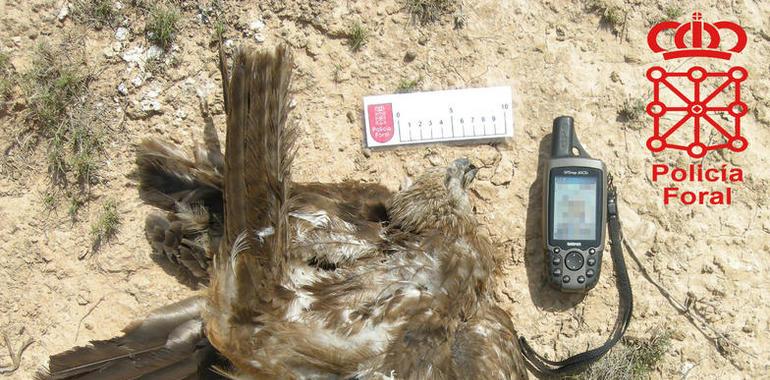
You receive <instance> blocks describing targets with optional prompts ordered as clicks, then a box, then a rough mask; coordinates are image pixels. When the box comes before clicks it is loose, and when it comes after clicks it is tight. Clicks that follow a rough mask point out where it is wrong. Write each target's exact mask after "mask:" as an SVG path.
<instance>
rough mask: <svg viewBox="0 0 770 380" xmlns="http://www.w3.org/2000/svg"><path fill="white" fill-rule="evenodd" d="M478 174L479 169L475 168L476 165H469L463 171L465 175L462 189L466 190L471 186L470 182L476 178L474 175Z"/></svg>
mask: <svg viewBox="0 0 770 380" xmlns="http://www.w3.org/2000/svg"><path fill="white" fill-rule="evenodd" d="M478 172H479V168H477V167H476V165H473V164H470V165H468V167H467V168H466V169H465V174H464V175H463V187H464V188H466V189H467V188H468V186H470V185H471V182H473V180H474V179H475V178H476V173H478Z"/></svg>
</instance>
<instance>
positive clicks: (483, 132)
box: [364, 86, 513, 148]
mask: <svg viewBox="0 0 770 380" xmlns="http://www.w3.org/2000/svg"><path fill="white" fill-rule="evenodd" d="M512 108H513V100H512V93H511V88H510V87H508V86H501V87H484V88H469V89H460V90H446V91H431V92H414V93H409V94H392V95H374V96H367V97H364V113H365V117H364V119H365V123H366V145H367V146H368V147H370V148H376V147H386V146H395V145H407V144H424V143H432V142H450V141H467V140H495V139H504V138H507V137H513V109H512Z"/></svg>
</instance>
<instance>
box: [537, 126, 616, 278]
mask: <svg viewBox="0 0 770 380" xmlns="http://www.w3.org/2000/svg"><path fill="white" fill-rule="evenodd" d="M551 138H552V141H551V158H550V159H549V160H548V163H547V164H546V168H545V170H546V172H545V173H544V174H545V175H544V178H545V186H544V187H543V189H544V196H543V200H544V203H543V211H544V216H543V221H544V223H543V224H544V231H543V232H544V234H543V236H545V239H544V240H545V249H546V255H547V261H546V262H547V264H546V269H547V271H548V275H547V277H548V282H549V283H550V284H551V285H552V286H554V287H556V288H558V289H559V290H561V291H565V292H585V291H588V290H590V289H592V288H593V287H594V286H596V283H597V282H598V280H599V274H600V273H601V262H602V251H603V250H604V240H605V225H606V224H607V174H606V173H607V169H606V167H605V166H604V163H603V162H602V161H600V160H597V159H594V158H591V156H589V155H588V153H586V151H585V149H583V147H582V146H581V145H580V141H578V138H577V135H576V134H575V128H574V125H573V120H572V118H571V117H569V116H560V117H558V118H556V119H555V120H554V121H553V134H552V136H551Z"/></svg>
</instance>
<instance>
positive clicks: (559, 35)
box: [556, 25, 567, 41]
mask: <svg viewBox="0 0 770 380" xmlns="http://www.w3.org/2000/svg"><path fill="white" fill-rule="evenodd" d="M566 39H567V31H566V30H564V27H563V26H561V25H560V26H557V27H556V41H564V40H566Z"/></svg>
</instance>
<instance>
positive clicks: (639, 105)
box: [618, 98, 646, 121]
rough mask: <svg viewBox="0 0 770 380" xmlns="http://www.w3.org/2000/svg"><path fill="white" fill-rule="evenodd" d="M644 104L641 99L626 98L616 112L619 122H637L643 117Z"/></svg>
mask: <svg viewBox="0 0 770 380" xmlns="http://www.w3.org/2000/svg"><path fill="white" fill-rule="evenodd" d="M645 109H646V104H645V103H644V99H642V98H628V99H626V100H625V101H624V102H623V105H622V106H620V109H619V110H618V116H619V117H620V119H621V121H637V120H639V119H641V117H642V116H644V113H645Z"/></svg>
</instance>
